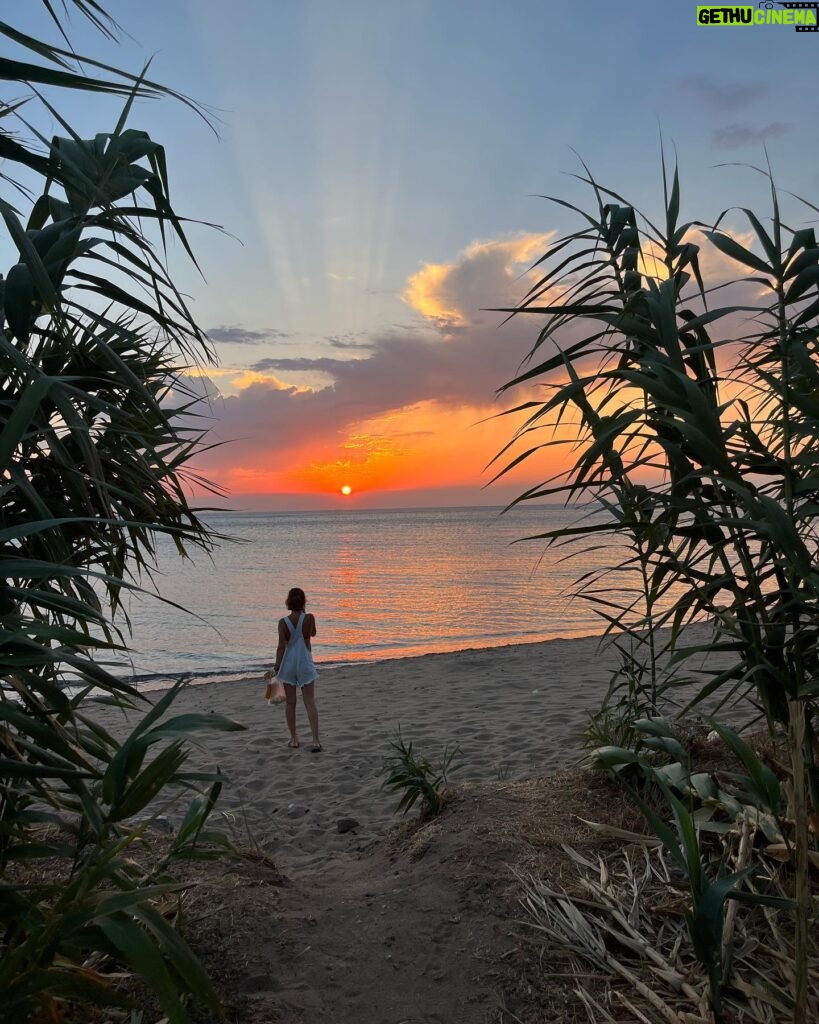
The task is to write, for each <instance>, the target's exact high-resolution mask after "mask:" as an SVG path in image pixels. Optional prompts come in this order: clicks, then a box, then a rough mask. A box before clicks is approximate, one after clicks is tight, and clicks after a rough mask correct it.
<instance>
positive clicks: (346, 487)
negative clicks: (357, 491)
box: [341, 484, 353, 495]
mask: <svg viewBox="0 0 819 1024" xmlns="http://www.w3.org/2000/svg"><path fill="white" fill-rule="evenodd" d="M341 493H342V494H345V495H346V494H352V493H353V489H352V487H350V485H349V484H345V485H344V486H343V487H342V488H341Z"/></svg>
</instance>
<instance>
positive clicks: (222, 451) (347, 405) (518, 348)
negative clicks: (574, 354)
mask: <svg viewBox="0 0 819 1024" xmlns="http://www.w3.org/2000/svg"><path fill="white" fill-rule="evenodd" d="M533 237H534V238H535V241H534V242H528V241H527V240H526V239H524V241H523V242H521V240H520V239H518V238H515V239H513V240H511V241H510V240H508V239H507V240H505V241H503V242H498V243H482V244H481V245H480V246H477V245H476V246H473V247H471V248H470V249H469V250H467V251H466V252H464V253H462V254H461V256H460V257H459V259H458V260H456V261H454V262H453V263H452V264H449V265H447V266H446V267H443V268H437V272H436V273H435V274H434V275H430V276H429V278H428V279H427V280H425V281H424V282H422V285H423V286H422V287H420V288H418V289H416V291H415V293H414V294H415V299H416V301H415V302H411V303H410V305H412V306H413V307H414V308H415V309H417V310H425V311H426V310H432V311H433V314H434V311H435V310H436V309H437V308H439V307H440V306H441V304H444V305H445V307H446V309H448V310H452V311H453V316H455V317H456V318H457V319H458V320H459V325H458V330H452V329H451V328H446V329H444V328H442V327H441V326H438V327H433V326H431V325H430V321H431V320H432V323H435V322H436V321H435V320H434V319H433V318H432V317H431V316H430V314H429V313H427V316H426V324H427V326H426V327H425V328H424V329H423V330H418V329H416V327H415V326H414V325H413V326H412V327H411V328H410V329H403V328H396V327H385V328H384V329H383V330H382V331H380V332H374V333H373V334H371V335H369V336H367V335H363V336H362V335H361V334H360V333H350V334H346V333H345V334H342V335H337V336H333V337H332V338H327V339H325V341H329V342H330V344H331V345H332V342H333V341H334V340H335V341H337V342H340V344H338V345H334V346H333V347H334V348H338V349H343V348H345V347H347V346H350V345H354V346H361V347H366V349H367V350H366V351H364V352H361V353H360V354H359V355H358V357H357V358H343V357H341V356H342V353H340V354H339V357H335V356H333V355H330V354H327V355H319V356H315V357H312V356H308V355H303V356H297V357H283V356H279V357H265V358H264V359H259V360H257V361H256V362H254V363H253V364H252V366H251V367H250V369H252V370H254V371H256V372H257V373H260V374H270V375H271V376H272V377H275V378H276V379H275V380H260V381H257V382H256V383H253V384H250V385H249V386H247V387H244V388H242V390H241V391H240V392H239V393H238V394H236V395H228V396H225V397H223V398H220V399H219V400H218V401H216V402H214V403H213V405H212V411H213V415H214V419H215V420H216V421H217V422H216V425H215V429H214V434H213V435H212V440H213V441H221V440H230V439H233V438H240V439H241V441H240V442H239V443H237V444H236V445H231V444H228V445H225V446H223V447H220V448H217V449H215V450H214V452H213V453H212V455H209V457H208V458H207V460H206V461H207V466H206V468H207V470H208V471H209V472H210V473H211V475H213V473H214V472H215V473H217V475H218V470H219V469H220V467H222V468H225V469H228V468H230V467H231V466H233V465H235V464H237V463H238V464H242V465H246V466H247V465H252V466H259V465H265V464H270V461H271V459H275V463H276V465H283V464H286V460H287V457H288V456H287V453H288V451H296V450H300V449H302V448H310V447H315V445H316V444H317V443H321V444H322V445H326V446H327V447H328V448H329V449H332V448H333V447H334V446H335V445H336V444H338V443H339V442H342V441H343V440H344V438H345V436H346V434H347V431H348V430H349V429H350V427H352V426H353V425H356V424H360V423H362V422H365V421H367V420H371V419H375V418H378V417H379V416H382V415H393V414H395V413H397V412H399V411H400V410H403V409H407V408H410V407H412V406H416V405H419V404H421V403H423V402H427V401H435V402H436V403H439V404H440V405H443V406H444V407H446V408H447V409H449V410H454V409H457V408H474V410H475V416H476V419H477V418H479V417H480V416H481V415H482V413H481V411H480V410H482V409H486V408H487V407H489V406H492V405H493V403H494V401H495V397H496V392H497V389H498V388H499V387H500V386H501V385H503V384H504V383H505V382H506V381H508V380H509V379H510V378H512V377H513V376H515V374H516V372H517V369H518V367H519V365H520V363H521V361H522V360H523V359H524V358H525V356H526V355H527V353H528V352H529V350H530V349H531V347H532V345H533V344H534V342H535V340H536V338H537V334H538V330H539V328H540V326H541V318H540V317H537V316H525V315H521V316H519V317H516V318H514V320H512V321H511V322H510V323H507V324H505V325H504V326H503V327H500V324H501V323H502V321H503V320H504V314H503V313H492V312H487V311H485V310H482V309H481V308H480V307H481V306H487V305H494V304H495V303H496V302H497V304H498V305H502V304H503V303H504V302H506V301H508V298H509V293H510V288H512V287H513V286H514V287H515V288H516V289H517V292H518V294H521V293H522V292H523V291H525V286H524V283H523V282H516V278H517V274H518V273H519V268H520V263H521V260H522V259H523V257H524V256H525V257H526V259H527V260H528V258H529V257H528V248H527V246H528V247H529V248H530V247H532V246H534V245H536V244H539V242H540V236H533ZM524 243H526V244H524ZM493 300H494V301H493ZM351 355H353V353H351ZM304 373H309V374H313V375H314V376H315V375H321V376H322V377H324V378H326V379H327V380H328V383H327V384H326V386H318V387H312V388H305V387H298V386H292V385H291V386H288V383H286V382H288V375H289V374H293V375H295V374H304ZM283 385H284V386H283ZM515 398H516V399H517V398H519V395H517V394H516V395H515Z"/></svg>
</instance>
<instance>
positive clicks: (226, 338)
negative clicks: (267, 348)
mask: <svg viewBox="0 0 819 1024" xmlns="http://www.w3.org/2000/svg"><path fill="white" fill-rule="evenodd" d="M207 335H208V337H209V338H210V340H211V341H217V342H223V343H225V344H229V345H262V344H264V342H266V341H277V340H280V339H281V338H292V337H293V335H292V334H288V333H287V332H286V331H277V330H276V329H275V327H265V328H263V329H262V330H260V331H253V330H250V329H249V328H247V327H239V326H234V327H227V326H224V325H223V326H222V327H211V328H210V329H209V330H208V332H207Z"/></svg>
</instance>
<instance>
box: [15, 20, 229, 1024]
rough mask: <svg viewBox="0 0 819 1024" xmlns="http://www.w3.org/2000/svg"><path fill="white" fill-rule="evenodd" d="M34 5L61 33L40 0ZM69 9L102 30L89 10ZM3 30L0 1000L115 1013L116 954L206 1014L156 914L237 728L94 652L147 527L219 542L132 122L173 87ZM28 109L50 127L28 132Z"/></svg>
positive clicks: (162, 175)
mask: <svg viewBox="0 0 819 1024" xmlns="http://www.w3.org/2000/svg"><path fill="white" fill-rule="evenodd" d="M45 6H46V9H47V10H48V12H49V13H50V14H51V16H52V18H53V19H54V21H55V24H56V25H57V27H58V28H59V30H60V32H61V33H62V23H61V20H60V18H59V17H58V15H57V13H56V12H55V6H56V5H53V4H51V3H49V2H48V0H46V3H45ZM63 6H64V8H65V9H66V10H67V7H66V5H65V4H64V5H63ZM72 6H73V7H74V8H75V9H76V11H77V12H78V13H79V14H80V15H82V16H84V17H85V18H87V19H89V20H90V22H91V23H92V24H93V25H95V26H96V28H97V29H99V30H100V31H102V32H103V33H104V34H106V35H108V36H110V37H111V38H113V37H114V35H115V33H116V25H115V24H114V23H113V22H112V21H111V20H110V19H109V18H108V16H107V14H106V13H105V11H104V10H103V8H102V7H101V6H100V5H99V4H98V3H96V2H95V0H72ZM0 39H2V40H3V42H4V43H5V44H7V45H8V46H9V47H11V48H12V49H13V51H14V55H13V56H7V55H6V54H3V55H0V78H2V79H3V80H5V81H6V82H11V83H12V86H11V88H12V90H13V92H12V93H11V95H10V98H9V99H8V100H5V101H3V100H0V158H2V159H3V161H4V166H3V172H4V173H3V176H2V188H3V189H4V190H5V192H6V194H5V195H0V215H2V218H3V224H4V225H5V231H6V243H7V244H6V246H5V247H4V251H6V252H9V251H10V252H12V253H14V254H15V255H14V262H13V265H12V266H11V267H10V268H9V269H8V272H7V274H6V275H5V277H4V278H3V279H2V281H1V282H0V465H1V466H2V479H3V483H2V488H0V496H1V498H2V500H1V501H0V562H2V566H0V568H2V573H0V821H2V828H0V876H1V879H2V880H1V881H0V989H2V991H3V1011H4V1013H5V1014H6V1015H7V1016H8V1019H13V1020H31V1021H40V1020H43V1021H44V1020H48V1021H54V1020H58V1019H60V1017H61V1015H62V1013H63V1010H64V1009H65V1006H66V1005H67V1004H69V1003H74V1004H76V1003H80V1004H85V1003H100V1004H106V1003H110V1004H120V1005H121V1004H122V1003H123V1001H124V1000H123V997H122V995H121V994H120V993H118V992H117V991H116V990H115V989H114V988H113V987H112V986H111V984H110V983H109V981H108V979H107V977H106V975H107V973H109V972H110V967H111V960H112V959H113V960H114V961H119V962H121V963H124V964H126V965H127V966H128V968H129V969H130V970H132V971H133V972H135V973H137V974H139V975H141V976H142V978H143V980H144V981H145V982H146V983H147V984H148V985H149V986H150V987H152V988H153V989H154V991H155V993H156V996H157V998H158V1000H159V1002H160V1004H161V1006H162V1009H163V1012H164V1014H165V1016H166V1017H167V1018H168V1020H170V1021H174V1022H181V1021H184V1020H185V1019H187V1005H188V1003H189V1001H190V999H191V998H196V999H200V1000H203V1001H204V1002H205V1003H207V1004H209V1005H210V1006H211V1007H212V1008H213V1009H217V1004H216V998H215V995H214V993H213V989H212V987H211V986H210V983H209V982H208V980H207V978H206V976H205V974H204V972H203V970H202V968H201V966H200V965H199V964H198V963H197V961H196V960H195V958H194V957H193V955H192V953H191V951H190V950H189V949H188V948H187V946H186V945H185V943H184V941H183V939H182V938H181V936H180V935H179V933H178V931H177V930H176V928H175V927H174V926H173V923H172V922H170V921H169V920H168V919H167V915H168V913H170V911H171V910H172V906H173V904H172V902H169V900H170V897H171V895H172V892H173V888H174V887H173V886H171V884H170V882H169V881H168V877H167V870H166V869H167V867H168V864H169V863H170V861H171V860H172V859H173V858H176V857H191V856H199V855H200V854H203V853H207V852H209V851H211V850H212V849H213V848H214V847H215V845H218V844H219V843H221V842H222V840H221V839H220V838H219V837H218V836H216V835H215V834H214V833H211V832H210V831H209V830H208V829H207V827H206V826H207V820H208V817H209V815H210V813H211V811H212V809H213V806H214V803H215V801H216V799H217V797H218V794H219V790H220V789H221V785H222V778H221V776H220V775H219V773H218V772H216V773H196V772H190V771H187V770H186V768H185V761H186V757H187V746H186V738H187V737H188V736H189V735H190V734H191V733H192V732H194V731H196V730H199V729H202V728H209V729H236V728H240V727H239V726H237V725H235V723H231V722H228V721H225V720H223V719H221V718H219V717H218V716H211V715H208V716H191V715H181V716H176V717H173V718H166V717H165V716H166V713H167V712H168V711H169V709H170V707H171V704H172V702H173V700H174V698H175V697H176V695H177V693H178V692H179V686H177V687H174V688H173V689H172V690H171V691H169V692H168V693H167V694H166V695H165V696H164V697H163V698H162V699H161V700H160V701H158V702H157V704H156V705H154V706H153V707H151V706H150V702H148V701H146V700H145V698H143V697H141V696H140V695H139V693H137V692H136V691H135V690H134V689H133V688H132V687H130V686H129V685H127V684H126V683H124V682H122V680H120V679H119V678H117V677H116V676H115V675H114V674H113V673H112V672H111V671H109V668H110V666H108V665H106V657H109V656H110V653H111V652H114V651H121V650H126V649H127V640H126V636H125V635H124V633H123V629H122V628H121V626H122V624H123V622H124V625H125V627H127V624H128V623H127V619H126V618H124V616H123V612H122V607H121V595H122V591H123V588H126V589H138V588H139V585H140V581H141V580H142V579H144V578H145V577H146V576H147V577H148V578H150V575H151V571H152V568H153V567H154V566H155V554H156V546H155V545H156V538H157V535H159V534H164V535H167V536H170V537H172V538H173V540H174V542H175V544H176V547H177V550H178V552H179V553H180V555H185V554H186V553H187V552H189V551H190V550H191V549H192V548H199V549H203V550H205V551H208V550H210V549H211V548H212V546H213V544H214V543H215V541H216V539H217V538H216V536H215V535H214V534H213V533H212V532H211V531H210V530H209V529H208V528H207V526H206V525H205V524H204V523H203V522H202V521H201V520H200V518H199V515H198V512H197V510H195V509H193V508H192V507H191V506H190V505H189V503H188V500H187V497H186V484H187V483H189V482H190V480H191V479H192V478H193V477H192V474H191V472H190V470H189V469H188V468H186V467H187V465H188V463H189V461H190V459H191V457H192V456H193V455H194V454H195V453H196V451H197V450H199V449H200V447H201V444H202V436H203V432H202V430H201V429H200V428H199V426H198V423H197V420H196V403H197V399H196V396H195V395H194V394H192V393H191V391H190V389H189V388H188V387H187V385H186V383H185V379H184V377H183V376H182V369H181V368H180V360H184V361H186V362H188V363H191V362H195V361H197V360H209V359H211V357H212V356H211V351H210V348H209V346H208V343H207V339H206V338H205V336H204V335H203V333H202V332H201V330H200V329H199V328H198V326H197V325H196V323H195V321H194V319H193V317H192V316H191V314H190V311H189V310H188V308H187V305H186V301H185V299H184V297H183V295H182V294H181V293H180V291H179V290H178V289H177V287H176V286H175V285H174V283H173V281H172V280H171V278H170V276H169V273H168V271H167V268H166V266H165V261H164V248H165V244H166V241H167V240H168V237H169V236H173V237H174V238H175V239H176V240H177V241H178V242H179V243H180V244H181V246H182V248H183V250H185V251H186V252H187V253H188V254H189V255H191V256H192V253H191V250H190V247H189V245H188V242H187V238H186V236H185V232H184V228H183V220H182V218H181V217H179V216H178V215H177V214H176V212H175V211H174V209H173V207H172V205H171V201H170V196H169V190H168V173H167V167H166V161H165V152H164V149H163V148H162V146H160V145H159V144H157V143H156V142H154V141H153V140H152V139H151V138H150V137H149V136H148V135H147V134H146V133H145V132H142V131H135V130H133V129H131V128H128V127H126V122H127V119H128V117H129V115H130V112H131V108H132V105H133V101H134V99H135V98H136V97H137V96H150V95H154V96H156V95H160V94H161V93H163V92H165V93H166V92H167V90H163V89H162V87H161V86H158V85H157V84H156V83H153V82H150V81H148V80H147V79H146V78H145V76H144V75H142V76H140V75H137V76H134V75H128V74H126V73H123V72H119V71H117V70H116V69H115V68H112V67H109V66H107V65H104V64H102V63H100V62H98V61H94V60H89V59H88V58H86V57H82V56H79V55H77V54H76V53H75V52H74V51H73V50H72V49H71V48H70V44H68V42H67V41H66V46H67V48H65V49H63V48H62V47H60V46H55V45H52V44H49V43H47V42H45V41H43V40H39V39H34V38H32V37H30V36H28V35H26V34H25V33H22V32H19V31H17V30H15V29H14V28H13V27H12V26H10V25H8V24H6V23H2V24H0ZM32 54H33V55H34V57H33V58H32V56H31V55H32ZM18 58H19V59H18ZM89 68H90V69H93V74H92V75H89V74H88V69H89ZM40 86H51V87H55V88H58V89H59V88H71V89H81V90H84V91H86V92H88V93H92V94H94V93H111V94H114V95H119V96H121V97H122V100H123V109H122V114H121V116H120V117H119V119H118V120H117V122H116V124H114V125H113V126H111V130H110V131H108V132H104V133H100V134H97V135H96V136H95V137H94V138H92V139H84V138H81V137H80V136H79V135H78V134H77V133H76V132H75V131H74V130H73V129H72V128H71V126H70V125H69V124H68V123H67V122H66V121H65V120H64V119H63V118H62V117H61V116H60V114H59V111H58V110H57V109H55V107H53V106H52V105H51V104H50V103H49V102H48V101H47V100H46V99H45V98H44V97H43V96H42V95H41V93H40V92H39V91H38V89H39V87H40ZM178 98H180V99H183V100H184V98H183V97H178ZM186 102H189V101H186ZM38 109H39V112H40V114H41V115H43V116H42V117H41V120H43V121H44V122H45V123H49V122H50V123H53V124H56V125H57V126H58V127H57V131H58V134H57V135H55V136H54V137H52V138H47V137H46V136H45V134H44V133H43V132H42V131H40V130H39V129H38V126H37V111H38ZM21 130H22V131H21ZM18 133H20V134H19V135H18ZM22 210H24V211H25V212H21V211H22ZM99 700H106V701H108V702H109V703H113V704H115V705H120V706H121V707H123V708H127V709H131V710H132V711H133V710H136V709H138V708H139V707H140V706H141V707H143V708H147V709H148V710H147V713H146V714H145V716H144V717H143V718H142V719H141V720H140V719H139V717H138V716H135V719H133V720H135V721H136V724H135V725H134V727H133V731H132V732H131V734H130V736H128V737H127V739H126V740H125V741H124V742H119V741H118V740H117V739H115V738H114V737H113V736H111V735H110V734H109V733H108V732H107V731H106V730H105V729H104V728H103V727H102V726H101V725H100V724H99V722H98V721H97V720H96V719H95V708H96V706H97V704H96V702H97V701H99ZM180 794H182V795H185V794H187V797H188V798H190V797H191V796H192V801H191V802H190V804H189V806H188V808H187V810H186V811H185V810H184V809H182V810H181V817H182V822H181V825H180V827H179V829H178V831H177V833H176V835H175V836H174V838H173V840H172V841H170V842H169V843H168V845H167V848H166V849H165V850H164V852H162V853H156V855H155V856H153V855H152V853H151V850H152V849H153V847H146V846H145V843H144V833H145V831H146V829H147V828H148V825H149V823H150V820H151V819H152V817H153V816H154V815H155V814H156V813H157V807H158V806H159V807H161V808H165V807H166V806H168V805H170V804H172V803H175V802H177V801H178V800H179V799H180ZM136 820H138V821H139V823H135V821H136Z"/></svg>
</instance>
